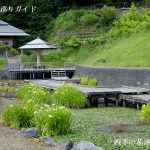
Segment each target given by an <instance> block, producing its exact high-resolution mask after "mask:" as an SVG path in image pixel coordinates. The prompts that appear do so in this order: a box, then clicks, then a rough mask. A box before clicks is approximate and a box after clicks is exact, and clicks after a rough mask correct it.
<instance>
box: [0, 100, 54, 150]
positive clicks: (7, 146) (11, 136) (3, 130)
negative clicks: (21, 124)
mask: <svg viewBox="0 0 150 150" xmlns="http://www.w3.org/2000/svg"><path fill="white" fill-rule="evenodd" d="M10 103H12V100H8V99H2V98H0V114H1V112H2V109H3V107H4V106H5V105H7V104H10ZM0 150H56V149H55V148H51V147H46V146H43V145H41V144H40V142H39V141H38V140H37V139H30V138H26V137H24V136H23V135H22V133H21V131H20V130H17V129H11V128H9V127H4V126H3V125H2V123H1V121H0Z"/></svg>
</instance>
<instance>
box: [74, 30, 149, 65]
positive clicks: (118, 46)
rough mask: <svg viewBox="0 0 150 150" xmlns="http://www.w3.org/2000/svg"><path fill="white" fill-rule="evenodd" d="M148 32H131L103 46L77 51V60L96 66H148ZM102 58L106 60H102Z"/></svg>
mask: <svg viewBox="0 0 150 150" xmlns="http://www.w3.org/2000/svg"><path fill="white" fill-rule="evenodd" d="M149 39H150V32H142V33H139V34H133V35H132V36H130V37H129V38H123V39H119V40H116V41H114V42H112V43H111V44H108V45H106V46H104V47H102V46H101V47H97V48H96V49H92V48H91V50H88V51H87V53H86V52H85V51H86V50H84V52H83V51H79V52H78V54H77V56H78V62H79V63H80V64H85V65H89V64H90V65H96V66H116V67H119V66H123V67H150V62H149V61H150V55H149V52H150V42H149ZM103 59H104V60H105V61H106V62H103V63H102V61H103Z"/></svg>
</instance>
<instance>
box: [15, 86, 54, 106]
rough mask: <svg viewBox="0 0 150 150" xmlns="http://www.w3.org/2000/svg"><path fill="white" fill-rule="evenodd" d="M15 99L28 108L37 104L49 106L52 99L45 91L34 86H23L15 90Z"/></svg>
mask: <svg viewBox="0 0 150 150" xmlns="http://www.w3.org/2000/svg"><path fill="white" fill-rule="evenodd" d="M16 94H17V97H18V98H19V99H20V100H22V101H23V102H24V103H25V104H26V105H28V106H31V105H33V106H36V105H39V104H44V103H46V104H50V103H51V101H52V97H51V95H50V92H49V91H48V90H47V89H44V88H41V87H39V86H37V85H35V84H32V83H30V84H25V85H23V86H21V87H19V88H18V89H17V92H16Z"/></svg>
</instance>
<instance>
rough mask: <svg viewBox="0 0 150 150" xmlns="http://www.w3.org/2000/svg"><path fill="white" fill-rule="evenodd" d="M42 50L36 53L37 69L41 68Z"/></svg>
mask: <svg viewBox="0 0 150 150" xmlns="http://www.w3.org/2000/svg"><path fill="white" fill-rule="evenodd" d="M40 53H41V52H40V49H37V51H36V54H37V68H38V67H39V66H40V62H41V59H40V55H41V54H40Z"/></svg>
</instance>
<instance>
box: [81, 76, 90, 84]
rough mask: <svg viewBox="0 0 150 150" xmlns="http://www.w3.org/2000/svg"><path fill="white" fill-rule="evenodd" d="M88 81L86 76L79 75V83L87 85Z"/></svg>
mask: <svg viewBox="0 0 150 150" xmlns="http://www.w3.org/2000/svg"><path fill="white" fill-rule="evenodd" d="M88 82H89V78H88V76H82V77H81V85H88Z"/></svg>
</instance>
